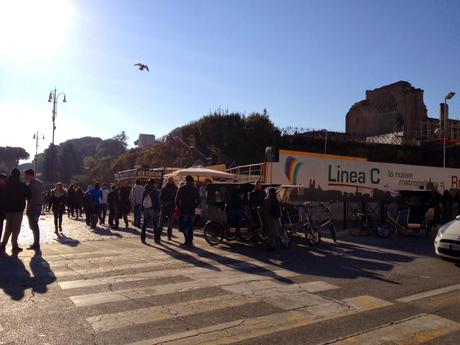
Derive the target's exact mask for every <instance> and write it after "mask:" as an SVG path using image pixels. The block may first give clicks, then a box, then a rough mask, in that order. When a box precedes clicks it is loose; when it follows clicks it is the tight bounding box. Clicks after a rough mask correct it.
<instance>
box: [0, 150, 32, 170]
mask: <svg viewBox="0 0 460 345" xmlns="http://www.w3.org/2000/svg"><path fill="white" fill-rule="evenodd" d="M28 158H29V154H28V153H27V151H26V150H24V149H23V148H22V147H11V146H6V147H0V170H5V172H9V171H10V170H11V169H13V168H16V167H17V166H18V165H19V161H20V160H21V159H28Z"/></svg>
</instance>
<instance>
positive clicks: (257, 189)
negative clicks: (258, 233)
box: [249, 181, 267, 229]
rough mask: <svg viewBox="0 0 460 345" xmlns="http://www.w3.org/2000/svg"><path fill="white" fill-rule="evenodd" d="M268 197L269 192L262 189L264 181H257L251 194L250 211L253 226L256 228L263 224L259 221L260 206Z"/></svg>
mask: <svg viewBox="0 0 460 345" xmlns="http://www.w3.org/2000/svg"><path fill="white" fill-rule="evenodd" d="M266 197H267V194H266V193H265V191H264V190H263V189H262V182H260V181H256V183H255V185H254V190H253V191H252V192H251V193H250V194H249V212H250V217H251V219H250V222H251V228H252V229H256V228H258V227H259V226H261V224H260V221H259V215H258V212H259V208H260V207H261V206H262V203H263V201H264V200H265V198H266Z"/></svg>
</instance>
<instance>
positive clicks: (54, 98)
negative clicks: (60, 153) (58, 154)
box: [48, 88, 67, 145]
mask: <svg viewBox="0 0 460 345" xmlns="http://www.w3.org/2000/svg"><path fill="white" fill-rule="evenodd" d="M59 96H63V99H62V102H64V103H66V102H67V99H66V96H65V93H64V92H61V93H57V91H56V88H54V90H51V91H50V95H49V97H48V102H50V103H51V102H53V138H52V140H51V143H52V144H53V145H54V131H55V130H56V115H57V101H58V99H59Z"/></svg>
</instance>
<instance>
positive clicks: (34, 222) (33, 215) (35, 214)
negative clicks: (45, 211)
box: [27, 205, 42, 247]
mask: <svg viewBox="0 0 460 345" xmlns="http://www.w3.org/2000/svg"><path fill="white" fill-rule="evenodd" d="M41 213H42V206H41V205H36V206H33V207H31V208H30V209H29V210H27V219H28V220H29V228H30V230H32V234H33V235H34V244H33V245H34V246H35V247H39V246H40V227H39V226H38V220H39V219H40V215H41Z"/></svg>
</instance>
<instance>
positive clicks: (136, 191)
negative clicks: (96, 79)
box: [129, 179, 145, 228]
mask: <svg viewBox="0 0 460 345" xmlns="http://www.w3.org/2000/svg"><path fill="white" fill-rule="evenodd" d="M144 190H145V188H144V186H142V185H141V180H139V179H137V180H136V184H135V185H134V186H133V188H132V189H131V194H130V195H129V200H130V202H131V206H132V208H133V211H134V226H135V227H137V228H140V227H141V217H142V200H143V196H144Z"/></svg>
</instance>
